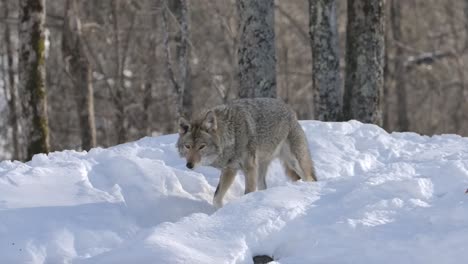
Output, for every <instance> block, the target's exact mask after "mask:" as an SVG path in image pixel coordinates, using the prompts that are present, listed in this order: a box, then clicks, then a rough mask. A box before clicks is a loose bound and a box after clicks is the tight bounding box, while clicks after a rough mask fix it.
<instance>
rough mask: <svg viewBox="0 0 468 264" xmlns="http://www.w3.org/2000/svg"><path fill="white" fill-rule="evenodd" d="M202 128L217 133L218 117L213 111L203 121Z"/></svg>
mask: <svg viewBox="0 0 468 264" xmlns="http://www.w3.org/2000/svg"><path fill="white" fill-rule="evenodd" d="M202 127H203V128H204V129H205V130H207V131H215V130H216V129H217V128H218V126H217V122H216V115H215V113H214V112H213V111H208V113H206V116H205V119H203V122H202Z"/></svg>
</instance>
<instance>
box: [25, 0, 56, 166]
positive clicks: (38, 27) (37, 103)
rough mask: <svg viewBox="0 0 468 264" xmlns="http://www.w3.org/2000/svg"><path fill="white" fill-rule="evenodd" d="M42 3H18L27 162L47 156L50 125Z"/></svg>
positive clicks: (36, 0)
mask: <svg viewBox="0 0 468 264" xmlns="http://www.w3.org/2000/svg"><path fill="white" fill-rule="evenodd" d="M45 8H46V7H45V0H20V21H19V22H20V26H19V28H20V30H19V41H20V54H19V91H20V92H19V94H20V96H21V100H22V102H23V109H22V110H23V111H22V112H23V115H24V125H23V126H22V127H23V128H24V131H25V140H26V142H27V159H31V158H32V156H33V155H34V154H36V153H48V152H49V150H50V147H49V124H48V117H47V93H46V85H45V74H46V69H45V32H44V23H45V14H46V10H45Z"/></svg>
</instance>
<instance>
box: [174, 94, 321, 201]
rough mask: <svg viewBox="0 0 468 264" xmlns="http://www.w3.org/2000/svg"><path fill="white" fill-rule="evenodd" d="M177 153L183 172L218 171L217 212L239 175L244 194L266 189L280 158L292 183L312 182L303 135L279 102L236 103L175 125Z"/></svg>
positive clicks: (312, 176) (268, 99) (267, 100)
mask: <svg viewBox="0 0 468 264" xmlns="http://www.w3.org/2000/svg"><path fill="white" fill-rule="evenodd" d="M177 148H178V150H179V154H180V156H181V157H184V158H185V159H186V160H187V164H186V166H187V168H189V169H193V168H194V167H196V166H197V165H209V166H213V167H216V168H219V169H221V171H222V173H221V177H220V180H219V184H218V187H217V188H216V192H215V195H214V198H213V204H214V205H215V206H216V207H221V206H222V204H223V203H222V201H223V197H224V195H225V194H226V191H227V190H228V188H229V186H230V185H231V184H232V182H233V180H234V177H235V175H236V173H237V171H238V170H242V171H243V173H244V175H245V193H249V192H252V191H255V190H256V189H257V184H258V188H259V189H261V190H263V189H265V188H266V179H265V176H266V173H267V169H268V165H269V164H270V162H271V161H272V160H273V159H274V158H276V157H279V158H280V160H281V161H282V163H283V166H284V167H285V170H286V174H287V175H288V176H289V177H290V178H291V179H292V180H299V179H302V180H304V181H316V180H317V179H316V177H315V172H314V167H313V162H312V160H311V157H310V152H309V148H308V146H307V140H306V138H305V134H304V131H303V130H302V128H301V126H300V125H299V123H298V121H297V118H296V115H295V113H294V112H293V111H292V109H290V108H289V107H288V106H287V105H286V104H285V103H283V102H282V101H280V100H278V99H271V98H257V99H240V100H235V101H232V102H230V103H228V104H226V105H221V106H218V107H215V108H213V109H210V110H208V111H206V112H204V113H203V114H202V115H201V116H199V117H198V118H195V119H194V120H193V121H192V122H188V121H187V120H185V119H184V118H181V119H180V120H179V139H178V141H177Z"/></svg>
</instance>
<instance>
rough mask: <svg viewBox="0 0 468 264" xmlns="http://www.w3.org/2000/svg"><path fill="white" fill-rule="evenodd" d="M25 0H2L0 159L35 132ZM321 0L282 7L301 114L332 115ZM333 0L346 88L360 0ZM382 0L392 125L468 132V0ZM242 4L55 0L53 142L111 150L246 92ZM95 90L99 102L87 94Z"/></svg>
mask: <svg viewBox="0 0 468 264" xmlns="http://www.w3.org/2000/svg"><path fill="white" fill-rule="evenodd" d="M21 2H25V3H27V2H31V1H30V0H29V1H27V0H21V1H16V0H0V36H1V37H0V113H1V116H0V127H1V130H0V159H12V158H14V159H19V160H25V159H27V158H28V156H29V155H28V154H27V150H26V146H25V145H26V144H27V143H26V142H27V141H28V133H25V131H26V130H27V129H28V127H29V126H30V125H29V123H27V122H23V121H21V118H22V116H23V113H22V111H21V108H22V107H21V105H22V104H23V103H24V100H23V99H22V94H21V89H20V88H18V87H19V83H20V78H19V75H20V74H19V73H20V71H21V65H22V64H21V63H20V61H19V58H20V57H21V56H20V51H19V48H20V46H21V43H20V38H19V37H18V36H19V32H20V25H22V22H21V20H20V10H21V6H20V3H21ZM310 2H314V1H313V0H310ZM310 2H309V1H307V0H289V1H275V2H274V4H273V12H274V32H275V36H274V42H275V43H274V44H275V47H276V51H275V54H276V69H275V73H276V92H277V96H278V97H280V98H282V99H283V100H285V101H286V102H287V103H289V104H290V105H291V106H292V107H293V108H294V109H295V111H296V112H297V114H298V117H299V119H322V118H318V116H319V115H320V113H317V111H316V107H315V106H314V105H315V104H316V102H317V101H316V100H317V99H316V98H315V99H314V94H316V93H317V89H318V88H317V87H314V81H313V78H312V76H313V67H312V65H313V60H314V58H313V56H312V48H311V35H313V34H309V30H310V24H309V23H310V19H311V12H310V10H311V7H310V5H311V3H310ZM317 2H321V1H319V0H318V1H317ZM322 2H333V3H334V4H336V13H335V14H336V19H335V18H334V19H333V21H336V30H337V32H336V33H337V34H336V38H337V39H336V42H337V48H338V49H337V54H338V55H339V56H338V58H339V65H338V67H339V77H340V79H339V81H338V82H339V83H341V84H340V87H341V88H340V89H342V90H341V91H340V92H341V93H344V85H343V83H344V82H345V65H346V41H347V21H348V17H347V16H348V12H347V10H348V8H347V7H348V4H349V2H352V1H345V0H341V1H329V0H328V1H327V0H326V1H323V0H322ZM369 2H372V1H369ZM374 2H379V3H380V4H382V6H383V14H382V19H383V21H384V29H385V30H384V36H383V37H384V44H385V48H384V49H382V52H383V54H384V58H385V60H384V65H382V67H383V72H384V78H383V79H384V81H383V87H382V94H381V97H380V99H379V102H378V103H379V104H380V106H379V107H380V108H381V110H382V121H381V123H380V124H379V125H381V126H383V128H384V129H386V130H387V131H389V132H392V131H414V132H417V133H421V134H426V135H433V134H441V133H457V134H460V135H463V136H468V122H466V121H467V120H468V104H467V102H468V87H467V85H468V84H467V80H465V72H467V67H468V66H467V65H466V64H467V62H468V61H467V59H468V58H467V49H468V0H450V1H437V0H387V1H383V0H380V1H379V0H374ZM238 4H239V3H236V1H234V0H222V1H220V0H190V1H184V0H173V1H163V0H151V1H149V0H142V1H136V0H134V1H132V0H99V1H96V0H67V1H59V0H47V1H45V6H46V9H45V27H44V29H45V30H44V32H45V37H46V42H45V43H46V46H45V68H46V71H47V73H46V75H45V87H46V99H47V107H46V110H47V111H46V112H47V115H48V132H49V143H50V148H49V150H50V151H54V150H63V149H76V150H81V149H88V148H89V146H95V145H97V146H102V147H107V146H112V145H116V144H119V143H123V142H128V141H132V140H135V139H138V138H141V137H143V136H149V135H159V134H167V133H175V132H176V131H177V117H178V114H179V113H178V112H185V114H186V115H190V113H192V112H193V111H200V110H201V109H204V108H207V107H211V106H214V105H217V104H220V103H223V102H225V101H228V100H230V99H234V98H237V97H238V94H239V92H240V90H241V87H240V84H239V71H240V70H239V63H238V62H239V56H238V51H239V46H240V43H239V39H240V26H239V23H240V17H241V16H240V14H239V5H238ZM312 4H313V3H312ZM184 10H185V11H184ZM74 58H77V59H76V60H77V61H78V62H76V61H73V60H74ZM80 60H81V62H82V63H80ZM184 60H185V61H184ZM83 65H84V66H83ZM85 66H86V67H85ZM80 67H81V68H80ZM83 67H85V68H83ZM80 74H81V75H80ZM182 80H183V81H182ZM181 87H183V91H184V93H183V96H181V94H180V89H181ZM89 93H91V94H92V95H93V96H92V97H93V98H92V100H93V101H91V102H89V96H88V97H86V96H85V95H86V94H88V95H89ZM12 101H13V102H12ZM181 105H182V107H183V109H180V106H181ZM89 107H93V108H94V109H93V112H94V114H93V116H92V117H89V116H86V114H85V113H83V109H85V108H86V109H89ZM90 118H91V119H93V122H92V123H93V124H94V125H95V133H96V134H95V139H94V141H95V142H88V143H87V144H84V142H85V141H86V139H85V136H83V135H84V134H86V133H84V132H83V131H84V130H89V128H87V127H86V125H85V124H86V123H88V124H89V123H90V122H85V121H83V120H85V119H86V120H90ZM15 130H16V131H15ZM89 131H90V130H89ZM88 134H89V132H88ZM15 142H16V143H15Z"/></svg>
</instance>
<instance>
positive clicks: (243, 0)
mask: <svg viewBox="0 0 468 264" xmlns="http://www.w3.org/2000/svg"><path fill="white" fill-rule="evenodd" d="M236 4H237V10H238V12H239V17H240V19H239V30H240V41H239V49H238V57H239V97H241V98H246V97H247V98H252V97H276V55H275V52H276V49H275V27H274V22H275V16H274V13H275V12H274V11H275V10H274V1H271V0H237V2H236Z"/></svg>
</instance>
